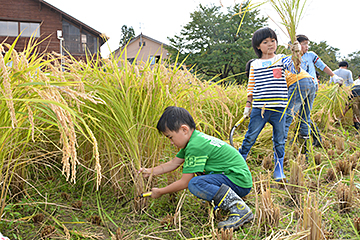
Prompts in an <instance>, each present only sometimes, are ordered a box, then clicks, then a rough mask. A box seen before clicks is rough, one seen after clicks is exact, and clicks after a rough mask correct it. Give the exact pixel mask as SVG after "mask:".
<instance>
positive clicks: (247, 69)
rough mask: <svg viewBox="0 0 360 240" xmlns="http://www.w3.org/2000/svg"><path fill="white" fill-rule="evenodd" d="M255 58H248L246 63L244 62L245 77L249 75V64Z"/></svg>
mask: <svg viewBox="0 0 360 240" xmlns="http://www.w3.org/2000/svg"><path fill="white" fill-rule="evenodd" d="M254 60H255V59H250V60H249V61H248V62H247V63H246V66H245V74H246V77H247V78H249V75H250V66H251V63H252V62H253V61H254Z"/></svg>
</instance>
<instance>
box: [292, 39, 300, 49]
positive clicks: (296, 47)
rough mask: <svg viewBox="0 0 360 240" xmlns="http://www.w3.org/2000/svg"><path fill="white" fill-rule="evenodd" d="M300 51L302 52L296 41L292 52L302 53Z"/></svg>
mask: <svg viewBox="0 0 360 240" xmlns="http://www.w3.org/2000/svg"><path fill="white" fill-rule="evenodd" d="M300 50H301V46H300V43H299V42H298V41H295V42H294V44H293V45H292V48H291V51H293V52H300Z"/></svg>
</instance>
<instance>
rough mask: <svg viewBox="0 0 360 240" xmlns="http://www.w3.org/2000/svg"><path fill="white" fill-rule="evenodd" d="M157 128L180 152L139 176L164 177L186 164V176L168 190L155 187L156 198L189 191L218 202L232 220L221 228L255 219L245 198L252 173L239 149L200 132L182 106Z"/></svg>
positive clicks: (167, 112)
mask: <svg viewBox="0 0 360 240" xmlns="http://www.w3.org/2000/svg"><path fill="white" fill-rule="evenodd" d="M157 129H158V131H159V132H160V133H162V134H164V135H165V136H166V137H167V138H169V140H170V142H171V144H173V145H175V146H176V147H178V148H180V151H179V152H178V154H177V155H176V157H174V158H173V159H172V160H170V161H169V162H166V163H163V164H161V165H159V166H157V167H154V168H140V170H139V173H142V174H143V176H144V177H149V176H150V174H154V175H160V174H163V173H167V172H171V171H173V170H175V169H177V168H178V167H180V166H181V165H182V164H183V175H182V178H181V179H179V180H177V181H176V182H173V183H172V184H170V185H168V186H166V187H164V188H152V189H151V192H152V194H151V197H152V198H159V197H161V196H162V195H163V194H166V193H172V192H177V191H179V190H182V189H185V188H188V189H189V191H190V192H191V193H192V194H194V195H195V196H196V197H198V198H200V199H204V200H207V201H214V203H215V208H217V207H220V208H221V209H223V210H229V211H230V216H229V218H228V219H227V220H226V221H223V222H220V223H219V224H218V228H224V229H226V228H234V230H235V229H237V228H239V227H240V226H242V225H243V224H244V223H246V222H248V221H250V220H252V219H253V218H254V215H253V213H252V212H251V210H250V208H249V207H248V206H247V205H246V204H245V202H244V201H243V200H242V199H241V197H244V196H246V195H247V194H248V193H249V192H250V190H251V187H252V177H251V173H250V170H249V168H248V166H247V164H246V162H245V160H244V159H243V157H242V156H241V155H240V153H239V152H238V151H237V150H236V149H235V148H233V147H232V146H230V145H229V144H227V143H226V142H224V141H222V140H220V139H217V138H215V137H212V136H209V135H206V134H204V133H202V132H199V131H197V130H196V129H195V122H194V120H193V118H192V116H191V115H190V113H189V112H188V111H187V110H186V109H184V108H180V107H174V106H170V107H167V108H166V109H165V111H164V113H163V114H162V116H161V117H160V120H159V122H158V124H157Z"/></svg>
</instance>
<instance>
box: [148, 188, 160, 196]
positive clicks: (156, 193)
mask: <svg viewBox="0 0 360 240" xmlns="http://www.w3.org/2000/svg"><path fill="white" fill-rule="evenodd" d="M151 192H152V193H151V197H152V198H159V197H161V196H162V195H163V194H162V193H161V191H160V188H152V189H151Z"/></svg>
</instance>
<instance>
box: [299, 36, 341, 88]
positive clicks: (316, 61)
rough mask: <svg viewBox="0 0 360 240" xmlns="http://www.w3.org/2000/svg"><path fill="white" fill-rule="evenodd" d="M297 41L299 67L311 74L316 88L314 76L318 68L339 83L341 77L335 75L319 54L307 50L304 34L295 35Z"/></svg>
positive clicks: (307, 40)
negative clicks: (299, 59) (299, 51)
mask: <svg viewBox="0 0 360 240" xmlns="http://www.w3.org/2000/svg"><path fill="white" fill-rule="evenodd" d="M296 39H297V41H298V42H299V43H300V46H301V68H302V69H304V70H305V71H307V72H308V73H309V74H310V76H312V77H313V78H314V79H315V80H316V81H315V84H316V90H318V79H317V76H316V69H315V67H317V68H318V69H320V70H321V71H323V72H324V73H326V74H327V75H329V76H330V77H332V78H333V79H334V81H335V82H338V83H340V82H341V80H342V79H341V77H339V76H337V75H336V74H335V73H334V72H333V71H332V70H331V69H330V68H329V67H328V66H327V65H326V64H325V63H324V62H323V61H322V60H321V59H320V58H319V56H318V55H317V54H316V53H314V52H313V51H309V43H310V40H309V38H308V37H307V36H305V35H302V34H300V35H297V36H296Z"/></svg>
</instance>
